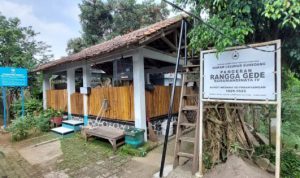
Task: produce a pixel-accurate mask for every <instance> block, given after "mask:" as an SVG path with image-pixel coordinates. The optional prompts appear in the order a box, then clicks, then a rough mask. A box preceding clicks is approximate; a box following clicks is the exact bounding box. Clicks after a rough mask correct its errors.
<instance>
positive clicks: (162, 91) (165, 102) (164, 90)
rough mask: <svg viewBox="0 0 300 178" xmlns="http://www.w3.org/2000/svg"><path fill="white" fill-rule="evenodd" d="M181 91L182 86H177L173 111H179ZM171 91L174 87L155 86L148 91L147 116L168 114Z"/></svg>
mask: <svg viewBox="0 0 300 178" xmlns="http://www.w3.org/2000/svg"><path fill="white" fill-rule="evenodd" d="M180 91H181V87H176V91H175V96H174V105H173V113H177V112H178V109H179V101H180ZM171 92H172V87H169V86H155V89H154V90H153V91H151V92H150V91H147V92H146V114H147V117H150V118H153V117H158V116H163V115H167V114H168V112H169V105H170V97H171Z"/></svg>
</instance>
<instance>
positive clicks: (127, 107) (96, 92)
mask: <svg viewBox="0 0 300 178" xmlns="http://www.w3.org/2000/svg"><path fill="white" fill-rule="evenodd" d="M104 99H107V100H108V102H109V108H108V110H107V111H106V112H103V113H102V114H100V116H102V117H106V118H110V119H117V120H124V121H134V110H133V106H134V105H133V102H134V101H133V87H132V86H125V87H103V88H93V89H92V90H91V94H90V96H89V102H88V103H89V104H88V107H89V114H90V115H94V116H97V115H98V113H99V110H100V108H101V104H102V102H103V100H104Z"/></svg>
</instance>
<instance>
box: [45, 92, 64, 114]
mask: <svg viewBox="0 0 300 178" xmlns="http://www.w3.org/2000/svg"><path fill="white" fill-rule="evenodd" d="M67 104H68V101H67V90H47V107H48V108H52V109H55V110H61V111H67Z"/></svg>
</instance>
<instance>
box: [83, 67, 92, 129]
mask: <svg viewBox="0 0 300 178" xmlns="http://www.w3.org/2000/svg"><path fill="white" fill-rule="evenodd" d="M82 78H83V87H90V86H91V66H90V65H85V66H83V67H82ZM88 112H89V109H88V95H86V94H84V95H83V122H84V125H85V126H86V125H88V122H89V121H88V115H89V113H88Z"/></svg>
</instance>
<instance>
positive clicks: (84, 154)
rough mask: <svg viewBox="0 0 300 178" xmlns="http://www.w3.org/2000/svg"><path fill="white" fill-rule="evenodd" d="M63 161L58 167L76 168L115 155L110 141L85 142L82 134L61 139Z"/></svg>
mask: <svg viewBox="0 0 300 178" xmlns="http://www.w3.org/2000/svg"><path fill="white" fill-rule="evenodd" d="M61 149H62V152H63V161H62V162H60V163H58V168H59V169H61V170H63V169H67V168H68V169H71V170H76V169H80V168H82V167H84V166H87V165H89V164H92V163H96V162H97V161H99V160H105V159H107V158H109V157H110V156H112V155H113V151H112V147H111V145H110V144H109V143H106V142H102V141H98V140H91V141H88V142H85V140H84V139H83V138H81V136H80V134H74V135H73V136H70V137H67V138H63V139H61Z"/></svg>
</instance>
